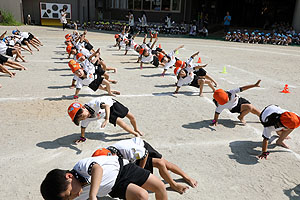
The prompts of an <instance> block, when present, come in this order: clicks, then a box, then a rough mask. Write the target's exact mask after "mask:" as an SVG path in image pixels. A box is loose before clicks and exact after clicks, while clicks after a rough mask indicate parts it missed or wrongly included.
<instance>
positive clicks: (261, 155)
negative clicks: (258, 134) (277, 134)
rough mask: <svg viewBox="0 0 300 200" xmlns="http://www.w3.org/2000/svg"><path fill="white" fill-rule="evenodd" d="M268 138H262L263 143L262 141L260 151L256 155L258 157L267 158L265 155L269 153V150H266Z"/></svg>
mask: <svg viewBox="0 0 300 200" xmlns="http://www.w3.org/2000/svg"><path fill="white" fill-rule="evenodd" d="M268 143H269V141H268V139H266V138H264V140H263V143H262V153H261V154H260V155H259V156H258V157H259V158H260V159H263V158H265V159H267V156H268V155H269V152H268V151H267V149H268Z"/></svg>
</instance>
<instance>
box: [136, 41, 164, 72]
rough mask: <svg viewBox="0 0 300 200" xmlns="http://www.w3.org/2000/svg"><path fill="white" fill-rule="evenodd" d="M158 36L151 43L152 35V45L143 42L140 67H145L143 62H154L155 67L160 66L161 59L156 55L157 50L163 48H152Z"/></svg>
mask: <svg viewBox="0 0 300 200" xmlns="http://www.w3.org/2000/svg"><path fill="white" fill-rule="evenodd" d="M157 40H158V38H155V40H154V42H153V44H151V41H152V36H151V40H150V44H151V46H150V45H149V44H148V45H146V44H143V45H142V48H141V49H140V52H139V54H140V60H141V63H140V68H141V69H143V63H151V64H153V65H154V66H155V67H158V65H159V61H158V58H157V57H156V54H157V50H158V51H161V49H157V50H152V49H153V48H154V45H155V43H156V42H157Z"/></svg>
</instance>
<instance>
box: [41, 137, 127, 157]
mask: <svg viewBox="0 0 300 200" xmlns="http://www.w3.org/2000/svg"><path fill="white" fill-rule="evenodd" d="M123 135H130V134H129V133H117V134H112V135H108V134H106V133H103V132H99V133H95V132H86V133H85V137H86V138H87V140H100V141H103V142H113V141H116V142H117V141H119V140H121V139H119V138H118V139H117V138H116V137H119V136H123ZM79 137H80V133H74V134H71V135H66V136H63V137H60V138H57V139H55V140H53V141H44V142H39V143H37V144H36V146H38V147H41V148H44V149H58V148H61V147H63V148H69V149H72V150H74V151H75V152H76V154H80V153H81V149H79V148H78V147H77V144H76V143H75V142H74V141H75V140H77V139H78V138H79ZM114 138H116V139H114ZM126 139H128V138H126Z"/></svg>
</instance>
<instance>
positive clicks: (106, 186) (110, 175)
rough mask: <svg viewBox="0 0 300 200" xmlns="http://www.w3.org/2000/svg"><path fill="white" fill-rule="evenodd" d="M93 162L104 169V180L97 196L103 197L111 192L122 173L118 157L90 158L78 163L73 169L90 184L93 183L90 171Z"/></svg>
mask: <svg viewBox="0 0 300 200" xmlns="http://www.w3.org/2000/svg"><path fill="white" fill-rule="evenodd" d="M93 162H95V163H97V164H99V165H100V166H101V167H102V168H103V175H102V180H101V184H100V188H99V191H98V193H97V196H99V197H103V196H106V195H107V194H108V193H110V192H111V189H112V187H113V186H114V184H115V182H116V179H117V176H118V174H119V171H120V164H119V161H118V157H117V156H97V157H89V158H85V159H82V160H80V161H78V162H77V163H76V164H75V166H74V168H73V169H74V170H75V171H76V172H77V173H79V174H80V175H81V176H82V177H84V178H85V179H86V181H87V182H88V183H89V184H90V183H91V175H90V174H89V172H88V171H89V167H90V165H91V164H92V163H93Z"/></svg>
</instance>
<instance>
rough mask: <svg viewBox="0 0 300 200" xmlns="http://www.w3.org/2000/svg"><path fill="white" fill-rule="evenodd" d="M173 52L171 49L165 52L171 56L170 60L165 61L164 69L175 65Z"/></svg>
mask: <svg viewBox="0 0 300 200" xmlns="http://www.w3.org/2000/svg"><path fill="white" fill-rule="evenodd" d="M174 55H175V52H174V51H171V52H170V53H168V54H167V56H169V57H170V58H171V60H170V62H167V63H166V64H165V66H164V69H169V68H170V67H171V66H173V65H175V62H176V59H175V56H174Z"/></svg>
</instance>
